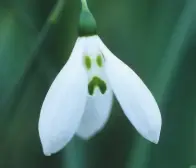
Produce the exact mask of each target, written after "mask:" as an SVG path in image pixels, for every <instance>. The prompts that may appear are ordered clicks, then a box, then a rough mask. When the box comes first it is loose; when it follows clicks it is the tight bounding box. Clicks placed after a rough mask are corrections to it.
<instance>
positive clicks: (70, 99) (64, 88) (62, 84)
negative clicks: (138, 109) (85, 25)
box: [39, 38, 88, 155]
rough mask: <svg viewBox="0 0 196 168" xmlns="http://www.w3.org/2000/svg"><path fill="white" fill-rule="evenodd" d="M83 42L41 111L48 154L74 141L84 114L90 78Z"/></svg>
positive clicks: (40, 125) (42, 132)
mask: <svg viewBox="0 0 196 168" xmlns="http://www.w3.org/2000/svg"><path fill="white" fill-rule="evenodd" d="M83 40H84V39H80V38H79V39H78V40H77V42H76V45H75V47H74V49H73V52H72V54H71V57H70V59H69V60H68V62H67V63H66V65H65V66H64V67H63V69H62V70H61V71H60V73H59V74H58V75H57V77H56V79H55V80H54V82H53V83H52V85H51V87H50V89H49V91H48V93H47V95H46V98H45V100H44V102H43V105H42V108H41V114H40V119H39V135H40V139H41V143H42V147H43V151H44V154H45V155H51V154H52V153H56V152H58V151H59V150H61V149H62V148H63V147H64V146H65V145H66V144H67V143H68V142H69V141H70V140H71V138H72V137H73V135H74V133H75V132H76V130H77V128H78V125H79V123H80V120H81V118H82V115H83V112H84V108H85V104H86V97H87V82H88V81H87V80H88V79H87V74H86V72H85V70H84V67H83V62H82V56H81V55H82V46H83Z"/></svg>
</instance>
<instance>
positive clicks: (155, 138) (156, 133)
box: [145, 118, 162, 144]
mask: <svg viewBox="0 0 196 168" xmlns="http://www.w3.org/2000/svg"><path fill="white" fill-rule="evenodd" d="M161 123H162V122H161V118H160V120H157V123H156V124H155V125H153V127H151V129H150V130H149V131H148V133H147V136H145V137H146V139H148V140H149V141H151V142H152V143H155V144H158V142H159V138H160V133H161V125H162V124H161Z"/></svg>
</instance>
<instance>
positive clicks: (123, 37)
mask: <svg viewBox="0 0 196 168" xmlns="http://www.w3.org/2000/svg"><path fill="white" fill-rule="evenodd" d="M88 2H89V8H90V9H91V11H92V13H93V15H94V16H95V18H96V20H97V25H98V32H99V36H100V37H101V38H102V39H103V41H104V42H105V43H106V44H107V46H108V47H109V48H110V49H111V51H112V52H113V53H114V54H116V55H117V56H118V57H119V58H120V59H122V60H123V61H124V62H126V63H127V64H128V65H129V66H131V67H132V68H133V69H134V70H135V71H136V72H137V73H138V74H139V76H141V78H142V79H143V80H144V82H145V83H146V84H147V86H148V87H149V88H150V90H151V91H152V93H153V94H154V96H155V98H156V100H157V101H158V103H159V106H160V109H161V112H162V117H163V127H162V132H161V138H160V143H159V144H158V145H154V144H152V143H150V142H147V141H146V140H144V139H143V138H142V137H141V136H140V135H138V133H137V132H136V131H135V129H134V128H133V127H132V125H131V124H130V123H129V121H128V120H127V118H126V117H125V116H124V114H123V112H122V111H121V108H120V106H119V105H118V103H117V102H115V103H114V107H113V112H112V116H111V118H110V120H109V122H108V123H107V125H106V127H105V129H104V130H103V131H102V132H100V133H99V134H98V135H96V136H95V137H94V138H92V139H91V140H89V141H83V140H81V139H79V138H78V137H74V138H73V140H72V141H71V142H70V143H69V144H68V145H67V146H66V148H64V150H62V151H61V152H59V153H58V154H56V155H53V156H51V157H45V156H44V155H43V153H42V150H41V144H40V140H39V137H38V130H37V124H38V119H39V113H40V107H41V104H42V102H43V99H44V97H45V94H46V92H47V90H48V88H49V86H50V84H51V82H52V81H53V79H54V78H55V76H56V74H57V73H58V72H59V71H60V69H61V68H62V66H63V65H64V63H65V62H66V60H67V59H68V57H69V54H70V52H71V50H72V48H73V45H74V42H75V40H76V38H77V24H78V18H79V10H80V0H65V1H64V2H63V0H60V1H55V0H48V1H44V0H6V1H5V0H1V1H0V113H1V116H0V131H1V135H0V136H1V137H0V168H27V167H28V168H43V167H47V168H100V167H102V168H108V167H109V168H110V167H112V168H190V167H191V166H192V167H194V165H196V143H195V142H196V137H195V135H196V89H195V86H196V77H195V72H196V56H195V55H196V18H195V16H196V1H195V0H178V1H176V0H164V1H163V0H89V1H88ZM56 6H58V11H59V12H60V15H57V14H58V12H57V13H56V10H55V9H56V8H55V7H56ZM59 7H60V8H59ZM54 17H55V19H54ZM192 167H191V168H192Z"/></svg>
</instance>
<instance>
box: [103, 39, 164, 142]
mask: <svg viewBox="0 0 196 168" xmlns="http://www.w3.org/2000/svg"><path fill="white" fill-rule="evenodd" d="M100 48H101V51H102V52H103V55H104V57H105V59H106V63H105V70H106V74H107V76H108V78H109V81H110V85H111V87H112V89H113V91H114V94H115V95H116V97H117V99H118V101H119V103H120V105H121V107H122V109H123V111H124V113H125V115H126V116H127V117H128V119H129V120H130V121H131V123H132V124H133V125H134V127H135V128H136V129H137V131H138V132H139V133H140V134H141V135H142V136H143V137H145V138H146V139H148V140H149V141H152V142H154V143H158V141H159V136H160V131H161V124H162V119H161V114H160V111H159V108H158V105H157V103H156V101H155V99H154V97H153V95H152V94H151V92H150V91H149V89H148V88H147V87H146V85H145V84H144V83H143V81H142V80H141V79H140V78H139V77H138V76H137V75H136V73H135V72H134V71H133V70H132V69H131V68H129V67H128V66H127V65H126V64H124V63H123V62H122V61H121V60H119V59H118V58H117V57H116V56H114V55H113V54H112V53H111V51H110V50H109V49H108V48H107V47H106V46H105V45H104V44H103V42H102V41H101V40H100Z"/></svg>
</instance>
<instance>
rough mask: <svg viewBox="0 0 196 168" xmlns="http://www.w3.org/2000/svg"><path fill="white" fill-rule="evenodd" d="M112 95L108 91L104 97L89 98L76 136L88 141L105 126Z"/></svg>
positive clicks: (97, 95) (98, 95) (99, 95)
mask: <svg viewBox="0 0 196 168" xmlns="http://www.w3.org/2000/svg"><path fill="white" fill-rule="evenodd" d="M112 100H113V93H112V91H111V90H108V91H107V92H106V93H105V94H104V95H101V94H96V95H95V96H89V98H88V100H87V104H86V108H85V112H84V114H83V117H82V120H81V123H80V126H79V127H78V130H77V135H78V136H80V137H81V138H83V139H89V138H91V137H92V136H94V135H95V134H96V133H98V132H99V131H101V129H102V128H103V127H104V125H105V124H106V122H107V120H108V118H109V116H110V112H111V107H112Z"/></svg>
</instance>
